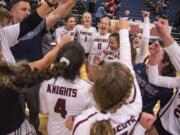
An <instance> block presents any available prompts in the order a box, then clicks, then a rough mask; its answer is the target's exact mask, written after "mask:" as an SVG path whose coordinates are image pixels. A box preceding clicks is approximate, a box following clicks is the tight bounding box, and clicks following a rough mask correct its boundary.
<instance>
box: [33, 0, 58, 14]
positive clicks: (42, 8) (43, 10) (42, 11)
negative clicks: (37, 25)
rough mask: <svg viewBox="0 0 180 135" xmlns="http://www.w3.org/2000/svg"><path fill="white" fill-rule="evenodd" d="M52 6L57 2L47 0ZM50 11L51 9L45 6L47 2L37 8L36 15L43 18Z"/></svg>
mask: <svg viewBox="0 0 180 135" xmlns="http://www.w3.org/2000/svg"><path fill="white" fill-rule="evenodd" d="M48 1H49V2H50V3H51V4H52V5H55V4H56V3H57V2H54V1H55V0H48ZM51 10H52V7H51V6H49V5H48V4H47V2H45V3H43V4H42V5H41V6H40V7H39V8H37V10H36V11H37V13H38V14H39V16H41V17H44V16H46V15H47V14H48V13H49V12H50V11H51Z"/></svg>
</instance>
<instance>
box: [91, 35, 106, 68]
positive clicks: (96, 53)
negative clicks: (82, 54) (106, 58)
mask: <svg viewBox="0 0 180 135" xmlns="http://www.w3.org/2000/svg"><path fill="white" fill-rule="evenodd" d="M108 43H109V33H108V34H106V35H101V34H100V33H95V34H93V43H92V44H91V50H90V55H89V64H90V65H96V64H95V63H94V59H95V57H96V58H97V57H99V59H100V57H101V54H102V52H103V50H104V49H107V48H108Z"/></svg>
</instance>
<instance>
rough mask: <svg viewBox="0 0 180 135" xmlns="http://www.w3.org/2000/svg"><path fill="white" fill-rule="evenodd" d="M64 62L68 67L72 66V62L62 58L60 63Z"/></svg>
mask: <svg viewBox="0 0 180 135" xmlns="http://www.w3.org/2000/svg"><path fill="white" fill-rule="evenodd" d="M62 62H64V63H66V66H69V64H70V61H69V60H68V59H67V58H65V57H61V59H60V63H62Z"/></svg>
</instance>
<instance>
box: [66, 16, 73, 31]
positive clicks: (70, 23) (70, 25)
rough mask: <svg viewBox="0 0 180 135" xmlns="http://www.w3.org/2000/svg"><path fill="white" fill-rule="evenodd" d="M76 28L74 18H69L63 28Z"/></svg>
mask: <svg viewBox="0 0 180 135" xmlns="http://www.w3.org/2000/svg"><path fill="white" fill-rule="evenodd" d="M75 26H76V19H75V17H70V18H69V19H68V20H67V22H65V27H66V29H67V30H73V29H74V27H75Z"/></svg>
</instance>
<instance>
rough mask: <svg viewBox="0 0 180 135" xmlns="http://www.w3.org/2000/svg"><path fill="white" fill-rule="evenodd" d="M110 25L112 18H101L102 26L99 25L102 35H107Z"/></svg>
mask: <svg viewBox="0 0 180 135" xmlns="http://www.w3.org/2000/svg"><path fill="white" fill-rule="evenodd" d="M109 27H110V19H109V18H108V17H104V18H102V19H101V22H100V26H99V32H100V34H102V35H105V34H107V33H108V31H109Z"/></svg>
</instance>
